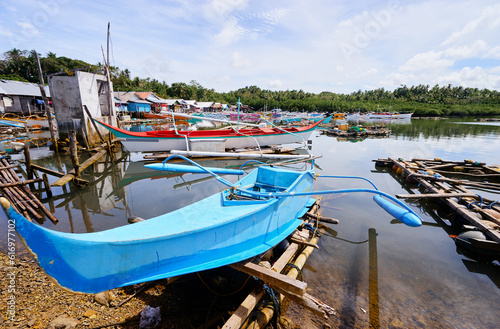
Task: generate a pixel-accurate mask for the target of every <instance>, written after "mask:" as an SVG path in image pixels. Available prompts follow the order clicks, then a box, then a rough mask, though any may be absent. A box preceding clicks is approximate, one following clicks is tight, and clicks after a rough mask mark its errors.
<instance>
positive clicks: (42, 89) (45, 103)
mask: <svg viewBox="0 0 500 329" xmlns="http://www.w3.org/2000/svg"><path fill="white" fill-rule="evenodd" d="M34 53H35V60H36V65H37V68H38V78H39V79H40V84H39V87H40V93H41V94H42V98H43V107H44V108H45V113H46V115H47V120H48V121H49V130H50V139H51V140H52V145H53V146H54V150H55V152H56V153H57V152H59V150H58V147H57V136H56V131H55V125H54V124H53V121H52V114H51V113H50V108H49V105H48V104H49V101H48V99H47V95H46V94H45V83H44V82H43V72H42V66H41V65H40V59H39V58H38V53H37V52H36V51H34Z"/></svg>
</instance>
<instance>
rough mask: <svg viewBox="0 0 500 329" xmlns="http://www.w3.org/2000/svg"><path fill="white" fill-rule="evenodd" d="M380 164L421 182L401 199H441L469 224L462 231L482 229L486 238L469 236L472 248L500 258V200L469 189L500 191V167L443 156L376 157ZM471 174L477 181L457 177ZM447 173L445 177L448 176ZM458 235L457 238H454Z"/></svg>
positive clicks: (376, 161) (402, 175)
mask: <svg viewBox="0 0 500 329" xmlns="http://www.w3.org/2000/svg"><path fill="white" fill-rule="evenodd" d="M373 161H374V162H375V163H376V165H377V166H384V167H392V168H393V170H394V171H395V172H396V174H397V175H400V176H401V177H402V178H404V179H405V180H406V182H407V183H418V184H419V186H420V187H421V188H423V189H424V192H423V193H421V194H400V195H396V197H398V198H405V199H415V198H420V199H423V198H438V199H440V200H442V201H443V202H444V203H445V204H446V205H447V206H448V207H449V208H450V209H452V210H453V211H454V212H455V213H456V214H458V215H460V217H461V218H463V219H464V220H465V221H466V223H467V224H465V225H462V227H461V231H462V232H466V231H480V232H482V233H483V234H484V237H485V238H484V239H479V238H473V239H469V240H470V241H468V242H470V244H471V247H473V248H477V249H478V250H479V249H486V250H489V251H492V252H493V253H495V252H496V253H498V256H497V257H500V203H499V202H498V201H497V200H492V199H488V198H485V197H483V196H482V195H480V194H478V193H477V192H473V191H471V190H469V189H467V188H466V186H468V187H472V188H479V189H481V190H482V191H485V192H490V193H499V192H500V184H499V183H496V182H492V181H491V180H494V179H495V178H498V177H499V173H500V168H499V167H498V166H488V165H486V164H485V163H480V162H476V161H472V160H464V161H445V160H441V159H437V158H436V159H412V160H411V161H406V160H404V159H401V158H400V159H393V158H388V159H377V160H373ZM457 174H458V175H460V177H463V176H468V177H470V178H473V179H474V180H469V179H457V178H453V177H454V176H457ZM445 175H446V176H445ZM455 238H456V237H455Z"/></svg>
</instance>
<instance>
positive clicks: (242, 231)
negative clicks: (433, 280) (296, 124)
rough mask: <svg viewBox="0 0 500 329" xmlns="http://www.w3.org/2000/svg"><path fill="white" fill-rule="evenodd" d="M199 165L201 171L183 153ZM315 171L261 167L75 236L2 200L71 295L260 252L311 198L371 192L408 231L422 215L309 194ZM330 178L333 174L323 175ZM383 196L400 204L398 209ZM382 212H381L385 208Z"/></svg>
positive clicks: (295, 221) (290, 227)
mask: <svg viewBox="0 0 500 329" xmlns="http://www.w3.org/2000/svg"><path fill="white" fill-rule="evenodd" d="M174 157H177V158H183V159H185V160H186V161H188V162H190V163H192V164H194V165H195V166H196V167H198V168H204V167H202V166H200V165H198V164H196V163H195V162H193V161H191V160H189V159H186V158H184V157H181V156H176V155H174V156H171V157H170V158H167V160H166V161H168V160H169V159H171V158H174ZM313 167H314V166H311V169H310V170H306V171H294V170H288V169H281V168H275V167H271V166H261V167H258V168H257V169H255V170H253V171H252V172H250V173H249V174H248V175H247V176H245V177H244V178H242V179H241V180H240V181H238V182H237V183H235V184H231V183H230V182H228V181H226V180H225V179H223V178H221V177H220V176H218V175H217V174H214V173H212V172H211V171H210V170H208V169H206V168H204V169H203V170H204V171H206V172H207V173H209V174H212V175H214V176H215V178H216V179H217V180H218V181H219V182H221V183H223V184H225V185H227V186H229V187H230V188H229V189H226V190H223V191H222V192H219V193H216V194H214V195H212V196H210V197H207V198H205V199H203V200H200V201H198V202H195V203H193V204H191V205H189V206H186V207H184V208H181V209H178V210H176V211H173V212H171V213H168V214H164V215H160V216H158V217H155V218H151V219H148V220H146V221H141V222H138V223H134V224H131V225H127V226H122V227H117V228H113V229H110V230H106V231H102V232H95V233H85V234H74V233H64V232H57V231H52V230H49V229H46V228H44V227H42V226H39V225H37V224H35V223H32V222H30V221H28V220H27V219H26V218H24V217H23V216H22V215H20V214H19V213H17V212H16V211H15V210H14V209H13V208H12V207H11V206H10V204H9V202H8V201H7V199H5V198H0V200H1V201H0V202H1V203H2V206H3V207H4V208H5V209H6V211H7V214H8V215H9V217H10V219H11V220H12V221H15V227H16V230H17V232H18V233H19V235H20V237H21V240H22V241H23V242H24V243H25V245H26V246H27V249H28V250H29V251H30V252H31V253H33V254H34V255H35V257H36V260H37V261H38V263H39V265H40V266H41V267H42V268H43V269H44V270H45V272H46V273H47V274H48V275H50V276H51V277H52V278H53V279H54V280H55V281H56V282H57V283H58V284H59V285H61V286H62V287H64V288H66V289H69V290H71V291H74V292H83V293H97V292H101V291H105V290H109V289H112V288H117V287H122V286H127V285H131V284H137V283H141V282H146V281H152V280H158V279H163V278H169V277H173V276H178V275H182V274H188V273H193V272H197V271H203V270H207V269H211V268H216V267H220V266H224V265H228V264H232V263H235V262H239V261H242V260H245V259H248V258H251V257H253V256H256V255H259V254H261V253H263V252H265V251H267V250H269V249H270V248H272V247H273V246H275V245H276V244H278V243H279V242H280V241H282V240H284V239H285V238H286V237H287V236H289V235H290V234H291V233H293V232H294V231H295V229H296V228H297V227H298V226H299V225H300V224H301V223H302V220H301V219H300V217H301V216H302V215H304V214H305V212H306V211H307V210H308V209H309V207H310V206H311V205H312V204H313V202H314V199H312V198H311V195H313V194H327V193H345V192H371V193H375V194H377V195H376V196H375V198H380V200H382V201H380V200H379V201H377V200H376V201H377V203H379V202H380V204H382V205H383V207H384V209H386V207H387V209H389V208H391V207H392V208H398V209H399V210H397V211H399V213H397V211H396V212H394V211H395V210H394V209H392V208H391V209H392V210H390V211H393V212H390V213H391V214H393V215H395V216H396V217H397V218H398V219H399V220H401V221H403V222H404V223H405V224H407V225H409V226H419V225H420V224H421V221H420V218H418V216H417V215H416V214H415V213H414V212H413V211H412V210H411V209H409V208H408V207H407V206H406V205H404V204H403V203H402V202H401V201H399V200H397V199H395V198H394V197H391V196H389V195H387V194H385V193H383V192H380V191H377V190H366V189H355V190H336V191H311V189H312V185H313V182H314V180H315V177H316V176H315V175H314V172H313V169H312V168H313ZM324 177H334V176H324ZM381 195H383V196H385V197H387V198H390V199H391V200H392V201H394V202H397V203H399V204H400V205H403V207H405V208H406V209H401V208H399V207H397V206H395V205H394V204H392V203H390V202H389V201H387V200H385V199H382V197H381ZM387 209H386V210H387Z"/></svg>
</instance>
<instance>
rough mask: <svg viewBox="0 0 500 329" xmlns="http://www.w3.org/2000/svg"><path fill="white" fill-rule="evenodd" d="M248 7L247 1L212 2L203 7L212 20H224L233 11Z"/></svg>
mask: <svg viewBox="0 0 500 329" xmlns="http://www.w3.org/2000/svg"><path fill="white" fill-rule="evenodd" d="M247 6H248V0H212V1H210V2H209V3H208V4H207V5H205V13H206V15H207V16H208V17H209V18H212V19H225V18H226V17H227V16H228V15H229V14H231V13H232V12H233V11H235V10H242V9H245V8H246V7H247Z"/></svg>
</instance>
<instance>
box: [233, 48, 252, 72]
mask: <svg viewBox="0 0 500 329" xmlns="http://www.w3.org/2000/svg"><path fill="white" fill-rule="evenodd" d="M231 66H232V67H235V68H241V67H249V66H250V60H249V59H248V58H247V57H245V56H243V55H242V54H241V52H239V51H235V52H234V53H233V56H232V57H231Z"/></svg>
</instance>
